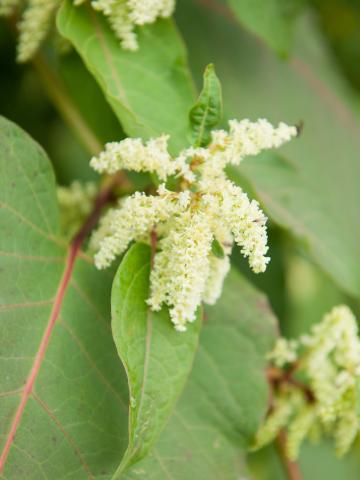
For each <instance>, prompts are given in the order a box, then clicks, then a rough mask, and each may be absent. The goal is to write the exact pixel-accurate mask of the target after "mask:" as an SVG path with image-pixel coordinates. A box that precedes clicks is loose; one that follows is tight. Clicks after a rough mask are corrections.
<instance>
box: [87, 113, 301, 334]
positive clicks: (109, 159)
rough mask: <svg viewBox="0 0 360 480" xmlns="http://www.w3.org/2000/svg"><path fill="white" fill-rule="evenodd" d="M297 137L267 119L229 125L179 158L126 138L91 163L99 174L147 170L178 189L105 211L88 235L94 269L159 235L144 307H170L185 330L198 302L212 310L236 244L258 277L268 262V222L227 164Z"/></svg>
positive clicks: (157, 145)
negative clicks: (136, 243)
mask: <svg viewBox="0 0 360 480" xmlns="http://www.w3.org/2000/svg"><path fill="white" fill-rule="evenodd" d="M296 133H297V132H296V128H295V127H288V126H286V125H285V124H280V125H279V127H277V128H274V127H273V126H272V125H271V124H270V123H268V122H267V121H266V120H259V121H257V122H254V123H252V122H250V121H249V120H243V121H241V122H237V121H235V120H232V121H231V122H230V131H229V133H228V132H226V131H223V130H220V131H214V132H213V136H212V142H211V143H210V145H209V146H208V147H207V148H194V147H190V148H188V149H185V150H183V151H182V152H180V154H179V155H178V157H176V158H172V157H171V155H170V154H169V153H168V148H167V142H168V137H167V136H165V135H163V136H161V137H159V138H156V139H151V140H149V141H148V142H147V143H146V144H145V145H144V144H143V142H142V141H141V140H140V139H130V138H128V139H126V140H123V141H121V142H119V143H115V142H114V143H110V144H107V145H106V148H105V151H104V152H102V153H101V154H100V155H99V156H98V157H94V158H93V159H92V160H91V166H92V167H93V168H94V169H95V170H97V171H98V172H99V173H104V172H106V173H115V172H117V171H118V170H121V169H131V170H135V171H138V172H140V171H142V172H152V173H156V174H157V176H158V177H159V179H160V180H162V181H163V182H166V181H167V180H168V177H169V176H173V177H175V178H176V179H177V181H178V188H177V191H170V190H168V189H167V188H166V187H165V183H164V184H162V185H160V187H159V189H158V191H157V195H156V196H145V195H144V194H140V193H136V194H135V195H133V196H132V197H130V198H128V199H126V200H125V201H124V202H123V203H121V204H120V205H119V207H118V208H117V209H113V210H110V211H109V212H108V214H107V215H106V216H105V217H104V218H103V220H102V222H101V225H100V228H99V230H98V231H97V232H95V234H94V237H93V241H92V246H93V248H95V249H96V250H98V252H97V254H96V256H95V263H96V266H97V267H98V268H104V267H106V266H108V265H109V264H110V262H111V261H112V260H113V259H114V258H115V257H116V256H117V255H120V254H121V253H122V252H124V250H125V249H126V248H127V246H128V245H129V243H130V242H131V241H133V240H142V239H144V235H146V234H147V235H149V233H150V232H151V231H156V234H157V237H158V239H159V242H158V247H159V249H160V251H159V252H158V253H157V254H156V255H155V259H154V265H153V269H152V272H151V279H150V280H151V294H150V298H149V300H148V303H149V305H150V306H151V308H152V309H153V310H159V309H160V308H161V305H162V304H166V305H168V306H169V307H170V315H171V319H172V321H173V323H174V325H175V327H176V329H177V330H179V331H184V330H186V324H187V322H192V321H194V320H195V316H196V310H197V307H198V306H199V305H200V303H201V301H205V302H207V303H210V304H213V303H215V302H216V300H217V299H218V297H219V296H220V294H221V289H222V283H223V280H224V278H225V276H226V274H227V272H228V270H229V267H230V262H229V258H228V255H229V254H230V252H231V248H232V244H233V242H234V241H235V242H236V243H237V244H238V245H239V246H240V248H241V252H242V253H243V255H244V256H245V257H247V258H248V259H249V264H250V266H251V268H252V269H253V271H254V272H255V273H258V272H263V271H264V270H265V269H266V265H267V263H268V261H269V258H268V257H267V256H266V253H267V250H268V247H267V233H266V217H265V215H264V214H263V212H262V211H261V210H260V208H259V205H258V203H257V202H256V201H254V200H252V201H250V200H249V199H248V197H247V195H246V193H244V192H243V191H242V189H241V188H240V187H238V186H236V185H234V184H233V183H232V182H231V181H230V180H229V179H227V177H226V174H225V171H224V169H225V167H226V165H228V164H229V163H231V164H237V163H239V162H240V161H241V160H242V159H243V158H244V157H245V156H246V155H255V154H257V153H259V152H260V151H261V150H263V149H266V148H272V147H273V146H279V145H281V144H282V143H284V142H286V141H288V140H290V138H291V137H293V136H295V135H296ZM214 242H215V243H216V244H217V245H220V250H221V251H220V257H222V258H217V257H216V256H215V255H214V253H213V252H212V249H213V245H214Z"/></svg>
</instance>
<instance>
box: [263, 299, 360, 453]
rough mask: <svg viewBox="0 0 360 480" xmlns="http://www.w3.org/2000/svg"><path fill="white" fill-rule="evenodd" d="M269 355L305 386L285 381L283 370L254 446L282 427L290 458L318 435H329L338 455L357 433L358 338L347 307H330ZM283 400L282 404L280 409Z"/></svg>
mask: <svg viewBox="0 0 360 480" xmlns="http://www.w3.org/2000/svg"><path fill="white" fill-rule="evenodd" d="M299 352H301V354H300V353H299ZM269 358H270V359H271V360H272V362H273V363H274V364H275V365H277V366H284V365H285V364H287V366H288V368H290V371H291V370H293V371H294V372H296V373H297V374H298V375H299V376H300V378H305V380H306V384H305V386H306V389H307V390H306V391H304V389H301V388H300V386H299V383H298V382H293V383H292V382H291V381H289V376H287V375H286V370H285V371H284V373H285V376H284V377H283V382H278V387H277V389H276V390H275V392H274V401H273V406H272V411H271V412H270V414H269V416H268V417H267V419H266V421H265V423H264V425H263V426H262V427H261V428H260V430H259V432H258V434H257V438H256V442H255V443H256V445H255V446H256V448H260V447H261V446H263V445H265V444H266V443H268V442H270V441H272V440H273V439H274V438H275V437H276V435H277V434H278V433H279V430H280V429H282V428H285V427H287V453H288V456H289V458H291V459H296V457H297V456H298V453H299V449H300V446H301V443H302V441H303V440H304V438H305V437H307V436H309V438H310V439H311V438H312V437H313V438H314V437H316V438H319V437H321V435H322V433H325V434H326V435H332V436H333V438H334V440H335V449H336V452H337V454H338V455H339V456H342V455H344V454H345V453H346V452H347V451H348V450H349V448H350V446H351V444H352V443H353V441H354V439H355V437H356V435H357V433H358V431H359V419H358V413H357V410H358V405H359V401H360V398H359V394H360V388H359V387H360V340H359V337H358V327H357V323H356V319H355V317H354V315H353V314H352V312H351V311H350V309H349V308H348V307H346V306H339V307H335V308H333V310H332V311H331V312H330V313H329V314H327V315H326V316H325V317H324V319H323V321H322V322H321V323H319V324H317V325H315V326H314V327H313V329H312V331H311V332H310V335H306V336H304V337H301V338H300V340H299V341H298V342H295V341H291V342H290V343H289V342H288V341H287V340H284V339H281V338H280V339H279V340H278V342H277V344H276V346H275V349H274V350H273V352H271V354H270V356H269ZM294 395H296V399H295V397H294ZM299 399H300V400H299ZM284 403H286V404H287V405H288V409H287V410H286V412H285V409H284ZM274 418H275V420H276V428H274V421H275V420H274Z"/></svg>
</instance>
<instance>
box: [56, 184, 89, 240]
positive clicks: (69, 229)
mask: <svg viewBox="0 0 360 480" xmlns="http://www.w3.org/2000/svg"><path fill="white" fill-rule="evenodd" d="M97 190H98V189H97V186H96V184H95V183H93V182H87V183H84V184H82V183H80V182H79V181H74V182H72V184H71V185H70V186H68V187H63V186H60V187H58V188H57V198H58V202H59V207H60V231H61V234H62V235H63V236H64V237H65V238H66V239H71V238H72V237H73V236H74V235H75V234H76V233H77V231H78V230H79V228H80V227H81V225H82V224H83V222H84V220H85V219H86V218H87V217H88V215H89V214H90V212H91V210H92V207H93V204H94V200H95V197H96V194H97Z"/></svg>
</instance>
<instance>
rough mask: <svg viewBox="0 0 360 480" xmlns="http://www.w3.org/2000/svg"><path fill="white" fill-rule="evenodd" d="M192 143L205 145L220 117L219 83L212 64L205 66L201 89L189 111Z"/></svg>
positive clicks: (198, 145)
mask: <svg viewBox="0 0 360 480" xmlns="http://www.w3.org/2000/svg"><path fill="white" fill-rule="evenodd" d="M189 118H190V128H191V137H192V143H193V144H194V145H195V146H197V147H206V146H207V145H208V144H209V143H210V140H211V130H213V129H214V128H215V127H216V126H217V125H218V124H219V123H220V122H221V118H222V94H221V84H220V81H219V79H218V78H217V76H216V73H215V68H214V65H212V64H210V65H208V66H207V67H206V69H205V73H204V81H203V89H202V91H201V93H200V95H199V98H198V100H197V102H196V103H195V105H194V106H193V107H192V109H191V110H190V113H189Z"/></svg>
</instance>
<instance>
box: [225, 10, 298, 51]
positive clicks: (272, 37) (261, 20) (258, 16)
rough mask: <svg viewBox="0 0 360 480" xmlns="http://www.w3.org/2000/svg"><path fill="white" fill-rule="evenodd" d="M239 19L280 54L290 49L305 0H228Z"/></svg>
mask: <svg viewBox="0 0 360 480" xmlns="http://www.w3.org/2000/svg"><path fill="white" fill-rule="evenodd" d="M227 1H228V3H229V5H230V7H231V8H232V9H233V11H234V13H235V15H236V17H237V18H238V20H239V21H240V22H241V23H242V24H243V25H244V26H245V27H246V28H248V29H249V30H250V31H251V32H253V33H255V34H256V35H259V36H260V37H261V38H262V39H263V40H264V41H265V42H266V43H267V44H268V45H269V46H270V47H271V48H272V49H274V50H275V51H276V52H278V53H279V54H280V55H286V54H287V53H288V52H289V50H290V45H291V44H292V39H293V33H294V32H293V30H294V23H295V19H296V16H297V14H298V12H299V10H300V7H301V5H302V4H304V3H305V2H304V0H227Z"/></svg>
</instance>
